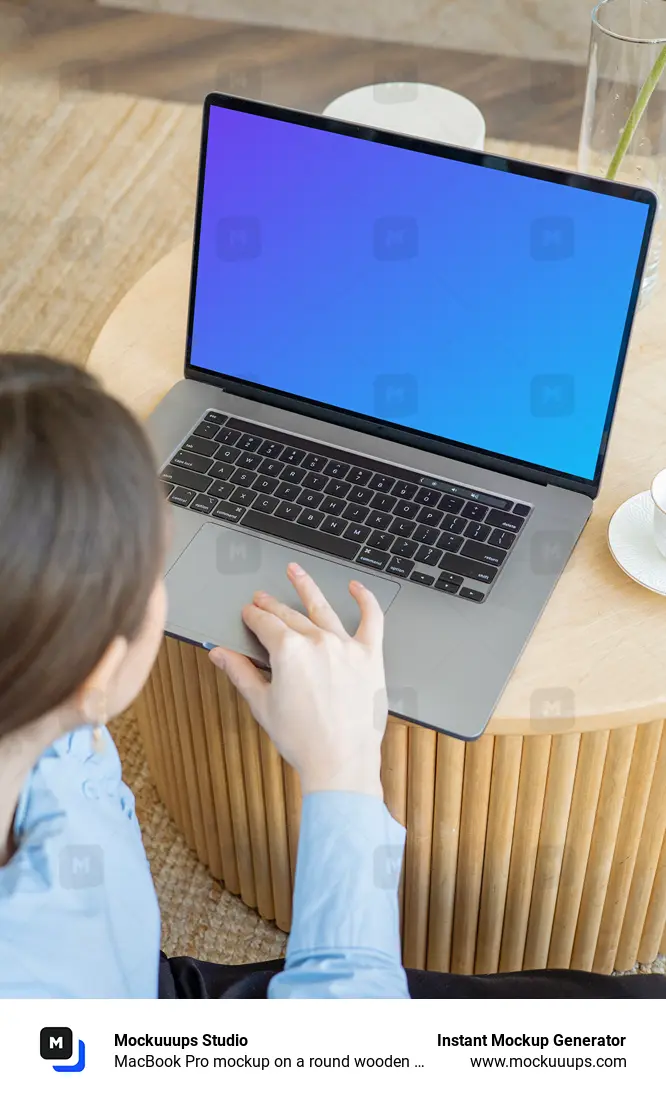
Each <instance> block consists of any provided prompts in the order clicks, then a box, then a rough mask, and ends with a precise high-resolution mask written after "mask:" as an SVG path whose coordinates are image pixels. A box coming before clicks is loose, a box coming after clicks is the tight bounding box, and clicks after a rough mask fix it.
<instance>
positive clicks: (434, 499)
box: [414, 488, 442, 508]
mask: <svg viewBox="0 0 666 1099" xmlns="http://www.w3.org/2000/svg"><path fill="white" fill-rule="evenodd" d="M441 495H442V494H441V492H435V489H434V488H420V489H419V491H418V492H417V493H416V496H415V497H414V499H415V501H416V503H417V504H427V505H428V507H431V508H436V507H437V504H438V503H439V500H440V497H441Z"/></svg>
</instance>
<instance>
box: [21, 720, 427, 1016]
mask: <svg viewBox="0 0 666 1099" xmlns="http://www.w3.org/2000/svg"><path fill="white" fill-rule="evenodd" d="M101 749H102V750H101V751H99V750H98V751H95V748H94V746H93V740H92V734H91V731H90V730H89V729H79V730H76V731H75V732H73V733H69V734H68V735H67V736H64V737H62V738H61V739H59V740H57V741H56V742H55V743H54V744H53V745H51V747H50V748H48V749H47V750H46V751H45V752H44V754H43V755H42V756H41V757H40V759H39V760H38V762H37V764H36V765H35V767H34V768H33V770H32V772H31V774H30V777H29V779H28V781H27V782H26V784H25V786H24V788H23V790H22V793H21V797H20V799H19V804H18V807H17V811H16V815H15V821H14V837H15V843H16V847H17V850H16V853H15V854H14V856H13V857H12V858H11V859H10V861H9V862H8V863H7V864H6V865H5V866H4V867H1V868H0V997H4V998H19V997H63V998H65V997H77V998H78V997H86V998H98V997H99V998H127V997H138V998H154V997H155V996H157V977H158V965H159V949H160V916H159V909H158V905H157V898H156V896H155V889H154V886H153V882H152V878H151V875H150V867H149V865H148V861H147V859H146V855H145V852H144V849H143V844H142V842H141V833H140V830H139V825H138V822H137V820H136V816H135V812H134V797H133V795H132V793H131V792H130V790H129V789H128V787H127V786H126V785H125V784H124V783H123V781H122V778H121V767H120V759H119V757H118V752H117V750H116V747H115V745H114V743H113V740H112V739H111V737H110V735H109V734H108V733H105V735H104V737H103V739H102V744H101ZM403 846H404V829H402V828H401V827H400V826H399V825H398V824H396V822H395V821H394V820H393V819H392V818H391V817H390V815H389V814H388V812H387V810H386V808H385V807H384V805H383V804H382V802H381V801H380V800H379V798H372V797H366V796H365V795H361V794H345V793H318V794H311V795H309V796H308V797H306V798H305V799H304V802H303V815H302V823H301V836H300V843H299V852H298V864H297V872H296V888H295V894H294V917H293V927H292V932H291V937H290V940H289V946H288V950H287V959H286V965H285V971H284V973H281V974H279V975H277V976H276V977H274V978H273V980H272V981H271V984H270V987H269V996H271V997H302V996H309V997H317V998H327V997H363V996H366V997H396V996H400V997H407V995H408V992H407V985H406V978H405V974H404V970H403V969H402V966H401V964H400V941H399V933H398V906H397V882H398V877H399V871H400V863H401V860H402V850H403Z"/></svg>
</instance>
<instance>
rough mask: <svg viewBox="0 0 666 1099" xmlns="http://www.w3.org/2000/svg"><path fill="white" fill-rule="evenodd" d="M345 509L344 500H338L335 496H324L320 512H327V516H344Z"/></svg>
mask: <svg viewBox="0 0 666 1099" xmlns="http://www.w3.org/2000/svg"><path fill="white" fill-rule="evenodd" d="M345 507H346V504H345V502H344V500H338V499H336V497H335V496H324V499H323V500H322V502H321V504H320V505H319V510H320V511H325V512H326V514H327V515H342V513H343V511H344V510H345Z"/></svg>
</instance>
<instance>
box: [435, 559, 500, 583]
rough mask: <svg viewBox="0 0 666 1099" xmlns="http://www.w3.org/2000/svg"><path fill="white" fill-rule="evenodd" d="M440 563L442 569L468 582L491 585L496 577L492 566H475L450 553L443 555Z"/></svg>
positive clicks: (473, 563)
mask: <svg viewBox="0 0 666 1099" xmlns="http://www.w3.org/2000/svg"><path fill="white" fill-rule="evenodd" d="M441 563H442V567H443V568H444V569H449V570H450V571H451V572H455V573H457V574H459V575H460V576H466V577H467V579H468V580H480V581H481V583H482V584H492V582H493V580H494V579H495V577H496V576H497V569H496V568H495V567H494V566H493V565H482V564H480V563H479V564H477V562H476V561H471V560H470V559H469V558H467V557H456V556H454V554H452V553H445V554H444V556H443V557H442V562H441Z"/></svg>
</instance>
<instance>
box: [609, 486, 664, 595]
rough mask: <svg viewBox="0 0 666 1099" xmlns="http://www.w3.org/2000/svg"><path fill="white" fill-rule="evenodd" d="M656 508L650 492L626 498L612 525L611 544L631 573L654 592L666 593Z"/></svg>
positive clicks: (616, 558) (633, 577) (632, 576)
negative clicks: (655, 529) (655, 531)
mask: <svg viewBox="0 0 666 1099" xmlns="http://www.w3.org/2000/svg"><path fill="white" fill-rule="evenodd" d="M653 508H654V505H653V503H652V497H651V495H650V493H649V492H639V494H638V496H632V497H631V499H630V500H625V502H624V503H623V504H622V505H621V506H620V507H619V508H618V509H617V511H616V512H615V515H614V516H613V518H612V519H611V521H610V523H609V525H608V545H609V546H610V551H611V553H612V555H613V557H614V558H615V560H616V561H617V563H618V565H619V566H620V568H621V569H622V571H623V572H626V574H627V576H630V577H631V579H632V580H635V581H636V583H637V584H641V585H642V586H643V587H644V588H649V589H650V591H655V592H657V593H658V594H659V595H666V557H662V555H661V554H660V552H659V550H658V549H657V547H656V546H655V544H654V534H653V525H652V524H653V518H654V510H653Z"/></svg>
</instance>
